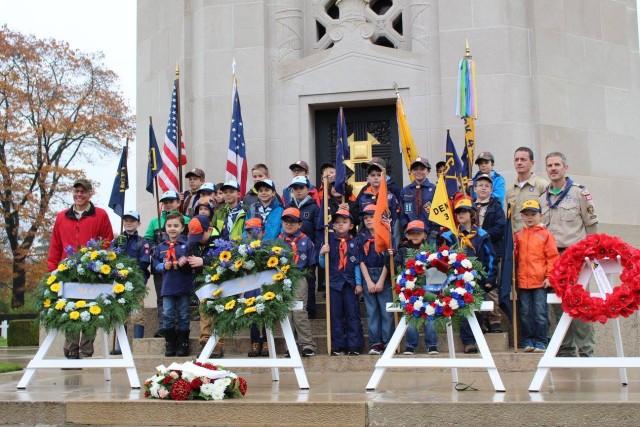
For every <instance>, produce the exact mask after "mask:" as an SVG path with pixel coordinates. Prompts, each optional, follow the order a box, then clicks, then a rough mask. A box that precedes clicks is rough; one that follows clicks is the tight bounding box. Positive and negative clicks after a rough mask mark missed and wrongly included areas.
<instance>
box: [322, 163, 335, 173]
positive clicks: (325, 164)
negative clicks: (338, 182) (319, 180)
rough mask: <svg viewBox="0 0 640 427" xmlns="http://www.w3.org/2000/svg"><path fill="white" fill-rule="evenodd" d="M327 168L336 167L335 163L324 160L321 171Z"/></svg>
mask: <svg viewBox="0 0 640 427" xmlns="http://www.w3.org/2000/svg"><path fill="white" fill-rule="evenodd" d="M327 168H334V169H335V168H336V167H335V165H334V164H333V163H331V162H324V163H323V164H321V165H320V172H321V173H322V172H324V170H325V169H327Z"/></svg>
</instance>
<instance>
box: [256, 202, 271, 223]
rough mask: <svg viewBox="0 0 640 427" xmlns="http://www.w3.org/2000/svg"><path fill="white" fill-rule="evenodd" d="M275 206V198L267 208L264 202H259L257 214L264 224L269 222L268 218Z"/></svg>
mask: <svg viewBox="0 0 640 427" xmlns="http://www.w3.org/2000/svg"><path fill="white" fill-rule="evenodd" d="M274 204H275V197H274V198H273V199H271V201H270V202H269V204H268V205H267V206H264V205H263V204H262V202H258V208H257V209H256V212H257V213H258V215H260V218H261V219H262V223H263V224H264V223H265V222H266V221H267V217H268V216H269V214H270V213H271V210H272V209H273V206H274Z"/></svg>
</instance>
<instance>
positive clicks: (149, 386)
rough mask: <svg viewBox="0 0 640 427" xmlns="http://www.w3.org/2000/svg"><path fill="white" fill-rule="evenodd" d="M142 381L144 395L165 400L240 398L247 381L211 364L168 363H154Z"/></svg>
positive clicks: (244, 391) (245, 391)
mask: <svg viewBox="0 0 640 427" xmlns="http://www.w3.org/2000/svg"><path fill="white" fill-rule="evenodd" d="M156 369H157V373H156V374H155V375H154V376H153V377H151V378H149V379H147V380H146V381H145V382H144V397H147V398H149V399H167V400H222V399H233V398H235V397H243V396H244V395H245V394H246V393H247V382H246V381H245V379H244V378H241V377H238V376H237V375H236V374H234V373H233V372H231V371H227V370H225V368H223V367H222V366H218V365H214V364H212V363H201V362H185V363H182V364H179V363H172V364H171V365H169V367H165V366H164V365H161V366H158V367H157V368H156Z"/></svg>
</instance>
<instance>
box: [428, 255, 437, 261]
mask: <svg viewBox="0 0 640 427" xmlns="http://www.w3.org/2000/svg"><path fill="white" fill-rule="evenodd" d="M436 258H438V255H436V254H431V255H429V256H428V257H427V261H429V262H431V261H433V260H434V259H436Z"/></svg>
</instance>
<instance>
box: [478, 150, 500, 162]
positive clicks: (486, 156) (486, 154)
mask: <svg viewBox="0 0 640 427" xmlns="http://www.w3.org/2000/svg"><path fill="white" fill-rule="evenodd" d="M480 160H491V163H495V162H496V160H495V159H494V158H493V154H491V153H490V152H488V151H483V152H482V153H480V154H478V158H477V159H476V165H477V164H478V162H479V161H480Z"/></svg>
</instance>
